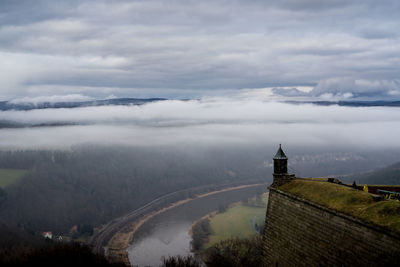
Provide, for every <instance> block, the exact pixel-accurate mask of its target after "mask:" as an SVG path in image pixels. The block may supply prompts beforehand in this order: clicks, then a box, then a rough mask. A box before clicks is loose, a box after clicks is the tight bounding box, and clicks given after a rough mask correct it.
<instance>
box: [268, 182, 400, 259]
mask: <svg viewBox="0 0 400 267" xmlns="http://www.w3.org/2000/svg"><path fill="white" fill-rule="evenodd" d="M263 238H264V254H265V255H264V262H263V264H264V266H278V265H279V266H325V265H327V266H383V265H391V266H393V265H400V235H399V234H398V233H395V232H392V231H390V230H387V229H385V228H383V227H380V226H377V225H373V224H371V223H368V222H365V221H363V220H360V219H358V218H355V217H353V216H350V215H347V214H344V213H342V212H338V211H335V210H332V209H329V208H326V207H324V206H321V205H319V204H316V203H314V202H311V201H309V200H307V199H303V198H301V197H298V196H295V195H292V194H290V193H287V192H284V191H281V190H279V189H277V188H275V187H273V186H271V187H270V197H269V202H268V208H267V215H266V223H265V228H264V235H263Z"/></svg>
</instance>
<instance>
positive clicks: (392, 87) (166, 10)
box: [0, 0, 400, 100]
mask: <svg viewBox="0 0 400 267" xmlns="http://www.w3.org/2000/svg"><path fill="white" fill-rule="evenodd" d="M399 14H400V2H399V1H398V0H382V1H376V0H351V1H350V0H329V1H318V0H293V1H290V0H279V1H278V0H271V1H219V0H212V1H208V0H204V1H190V0H185V1H177V0H170V1H160V0H145V1H124V0H115V1H101V0H96V1H94V0H93V1H91V0H79V1H78V0H65V1H54V0H35V1H33V0H1V1H0V100H11V99H29V98H36V99H37V98H38V97H39V98H40V97H44V98H46V97H49V98H50V99H55V98H57V97H58V98H60V99H63V98H66V99H71V98H73V99H75V100H76V99H80V98H82V99H88V98H107V97H168V98H202V97H204V96H227V95H235V94H240V95H243V94H244V95H253V96H259V97H274V96H275V97H277V96H283V97H303V98H304V97H313V98H320V99H328V100H331V99H334V100H338V99H339V100H340V99H351V98H359V99H391V100H393V99H399V98H400V75H399V73H400V40H399V37H400V31H399V29H400V15H399Z"/></svg>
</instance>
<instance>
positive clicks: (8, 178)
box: [0, 169, 26, 188]
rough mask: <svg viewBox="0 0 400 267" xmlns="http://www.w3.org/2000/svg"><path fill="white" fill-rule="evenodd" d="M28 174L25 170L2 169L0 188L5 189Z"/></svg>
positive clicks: (0, 170)
mask: <svg viewBox="0 0 400 267" xmlns="http://www.w3.org/2000/svg"><path fill="white" fill-rule="evenodd" d="M25 173H26V171H25V170H17V169H0V187H1V188H4V187H6V186H9V185H10V184H12V183H15V182H16V181H17V180H18V179H20V178H21V177H22V176H23V175H24V174H25Z"/></svg>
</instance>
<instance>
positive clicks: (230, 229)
mask: <svg viewBox="0 0 400 267" xmlns="http://www.w3.org/2000/svg"><path fill="white" fill-rule="evenodd" d="M266 198H267V197H264V200H265V201H266ZM266 210H267V208H266V207H264V208H261V207H251V206H245V205H243V204H238V205H235V206H233V207H231V208H229V209H227V210H226V211H225V212H223V213H219V214H217V215H215V216H214V217H213V218H211V221H210V225H211V228H212V230H213V234H212V235H210V237H209V242H208V243H207V244H205V248H208V247H210V246H212V245H213V244H215V243H218V242H219V241H221V240H225V239H228V238H231V237H239V238H246V237H249V236H252V235H254V234H256V233H257V232H256V230H255V229H254V225H255V224H257V225H258V226H260V225H263V224H264V220H265V213H266Z"/></svg>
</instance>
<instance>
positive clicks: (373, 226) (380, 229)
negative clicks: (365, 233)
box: [269, 186, 400, 241]
mask: <svg viewBox="0 0 400 267" xmlns="http://www.w3.org/2000/svg"><path fill="white" fill-rule="evenodd" d="M269 190H270V191H275V192H277V193H279V194H282V195H284V196H286V197H288V198H292V199H294V200H297V201H300V202H303V203H305V204H307V205H310V206H313V207H315V208H317V209H320V210H323V211H325V212H328V213H331V214H333V215H335V216H339V217H342V218H344V219H346V220H350V221H353V222H354V223H357V224H359V225H361V226H363V227H367V228H371V229H373V230H376V231H378V232H381V233H383V234H386V235H390V236H392V237H393V238H397V239H399V241H400V234H399V233H396V232H393V231H390V230H388V229H386V228H384V227H382V226H379V225H376V224H373V223H370V222H366V221H363V220H361V219H359V218H356V217H354V216H351V215H348V214H346V213H343V212H339V211H336V210H333V209H330V208H327V207H324V206H321V205H319V204H317V203H315V202H312V201H310V200H307V199H305V198H302V197H298V196H295V195H293V194H290V193H287V192H285V191H282V190H279V189H277V188H274V187H271V186H270V187H269Z"/></svg>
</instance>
